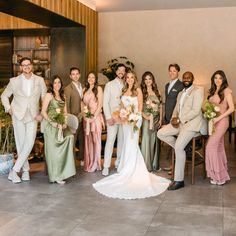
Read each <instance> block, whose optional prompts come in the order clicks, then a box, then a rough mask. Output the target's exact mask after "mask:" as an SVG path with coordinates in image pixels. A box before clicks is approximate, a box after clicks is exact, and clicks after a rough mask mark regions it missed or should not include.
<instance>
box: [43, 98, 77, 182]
mask: <svg viewBox="0 0 236 236" xmlns="http://www.w3.org/2000/svg"><path fill="white" fill-rule="evenodd" d="M64 106H65V102H64V101H58V100H56V99H54V98H53V99H52V100H51V101H50V103H49V106H48V116H49V117H51V116H50V114H52V113H53V112H55V110H56V109H57V108H60V109H61V110H63V109H64ZM58 130H59V129H58V128H55V127H53V126H52V125H51V124H50V123H48V122H46V125H45V129H44V146H45V156H46V162H47V168H48V176H49V181H50V182H55V181H61V180H65V179H67V178H69V177H71V176H73V175H75V174H76V169H75V161H74V152H73V148H74V135H73V134H72V133H71V132H70V130H69V129H65V130H63V137H64V138H63V140H62V141H58Z"/></svg>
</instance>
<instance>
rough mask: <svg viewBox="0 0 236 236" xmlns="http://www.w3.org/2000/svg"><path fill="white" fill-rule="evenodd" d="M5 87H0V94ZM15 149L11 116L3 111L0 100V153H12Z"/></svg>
mask: <svg viewBox="0 0 236 236" xmlns="http://www.w3.org/2000/svg"><path fill="white" fill-rule="evenodd" d="M4 89H5V88H1V89H0V95H1V94H2V93H3V91H4ZM14 151H15V139H14V132H13V126H12V120H11V116H10V115H9V114H8V113H5V109H4V106H3V105H2V102H1V101H0V154H1V155H2V154H6V153H13V152H14Z"/></svg>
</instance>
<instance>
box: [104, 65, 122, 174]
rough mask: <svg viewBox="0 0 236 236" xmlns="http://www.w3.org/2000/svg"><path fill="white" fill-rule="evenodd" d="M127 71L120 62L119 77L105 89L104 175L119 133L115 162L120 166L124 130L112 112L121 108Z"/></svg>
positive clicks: (117, 72)
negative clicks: (105, 137) (105, 135)
mask: <svg viewBox="0 0 236 236" xmlns="http://www.w3.org/2000/svg"><path fill="white" fill-rule="evenodd" d="M125 72H126V67H125V65H124V64H119V65H118V66H117V70H116V75H117V77H116V78H115V79H114V80H112V81H110V82H108V83H107V84H106V86H105V90H104V99H103V110H104V114H105V118H106V124H107V140H106V145H105V153H104V164H103V170H102V175H104V176H107V175H109V168H110V165H111V157H112V151H113V146H114V142H115V139H116V136H117V134H118V138H117V159H116V162H115V166H116V168H117V167H118V165H119V161H120V156H121V149H122V145H123V131H122V127H121V125H119V124H116V123H115V120H114V119H113V118H112V112H114V111H116V110H117V109H119V106H120V97H121V92H122V88H123V79H124V76H125Z"/></svg>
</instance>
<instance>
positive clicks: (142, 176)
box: [93, 96, 170, 199]
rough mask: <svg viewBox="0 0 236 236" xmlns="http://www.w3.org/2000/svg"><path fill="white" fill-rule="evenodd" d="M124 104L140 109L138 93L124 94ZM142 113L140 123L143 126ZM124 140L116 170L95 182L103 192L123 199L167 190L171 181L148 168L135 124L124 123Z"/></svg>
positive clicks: (154, 194)
mask: <svg viewBox="0 0 236 236" xmlns="http://www.w3.org/2000/svg"><path fill="white" fill-rule="evenodd" d="M121 100H122V102H123V104H124V105H125V106H128V105H130V104H133V105H134V106H135V108H136V110H137V109H138V99H137V97H130V96H123V97H122V98H121ZM141 122H142V120H141V117H140V121H139V123H140V124H139V125H140V126H141ZM123 133H124V144H123V149H122V154H121V159H120V164H119V166H118V169H117V172H118V173H116V174H113V175H110V176H108V177H105V178H103V179H101V180H100V181H98V182H96V183H94V184H93V187H94V188H95V189H96V190H97V191H98V192H99V193H101V194H103V195H105V196H107V197H111V198H119V199H139V198H147V197H152V196H156V195H159V194H161V193H162V192H164V191H165V190H166V189H167V188H168V186H169V183H170V181H169V180H168V179H165V178H162V177H159V176H156V175H154V174H151V173H149V172H148V170H147V168H146V165H145V162H144V160H143V156H142V153H141V151H140V148H139V145H138V139H139V132H138V131H136V132H133V126H132V125H128V124H127V125H123Z"/></svg>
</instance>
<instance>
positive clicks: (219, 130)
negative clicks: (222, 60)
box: [206, 70, 234, 185]
mask: <svg viewBox="0 0 236 236" xmlns="http://www.w3.org/2000/svg"><path fill="white" fill-rule="evenodd" d="M208 100H209V102H211V103H213V104H216V105H217V106H218V107H219V108H220V115H219V116H218V117H216V118H214V119H213V123H214V126H215V132H214V133H213V134H212V135H211V136H210V137H209V139H208V142H207V146H206V171H207V176H208V177H209V178H210V179H211V180H210V182H211V184H217V185H223V184H225V182H226V181H228V180H230V177H229V174H228V168H227V158H226V154H225V147H224V134H225V133H226V131H227V129H228V126H229V121H228V116H229V114H231V113H232V112H233V111H234V103H233V97H232V90H231V89H229V88H228V82H227V78H226V76H225V73H224V71H222V70H218V71H216V72H215V73H214V74H213V75H212V77H211V88H210V89H209V96H208Z"/></svg>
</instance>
